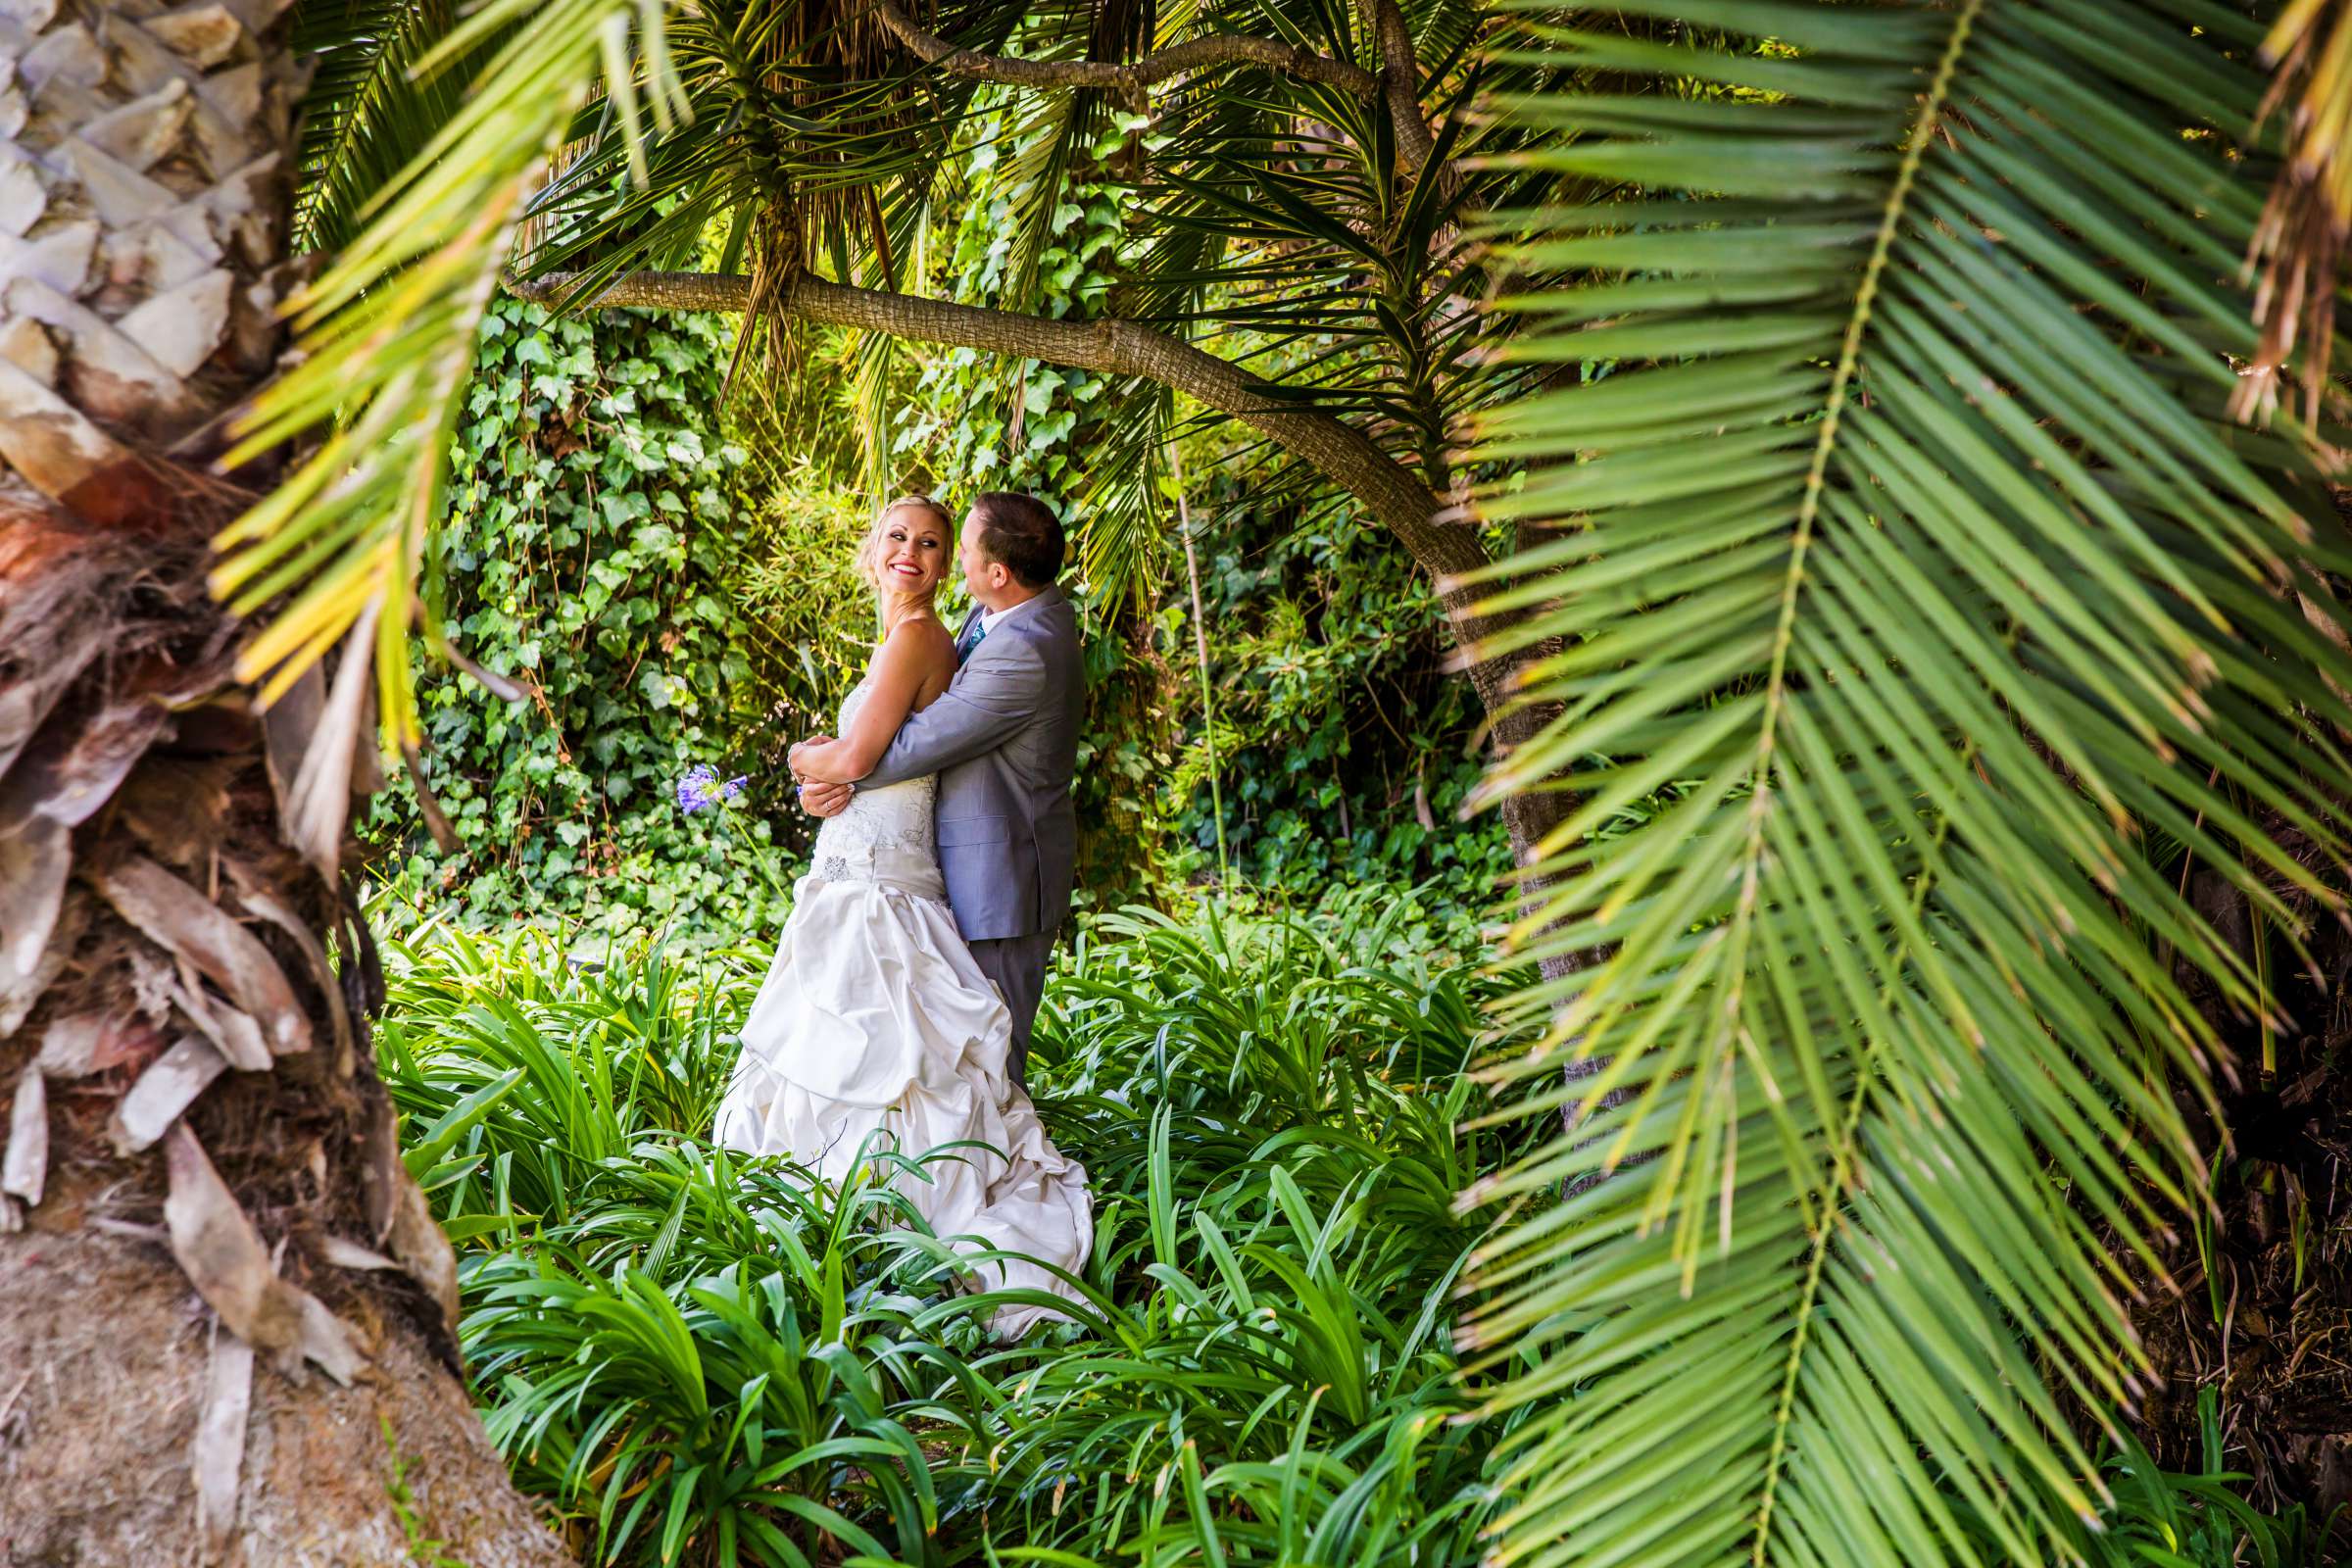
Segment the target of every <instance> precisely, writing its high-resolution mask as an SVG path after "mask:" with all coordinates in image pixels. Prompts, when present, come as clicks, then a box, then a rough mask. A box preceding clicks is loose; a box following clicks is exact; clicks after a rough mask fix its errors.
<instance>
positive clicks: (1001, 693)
mask: <svg viewBox="0 0 2352 1568" xmlns="http://www.w3.org/2000/svg"><path fill="white" fill-rule="evenodd" d="M964 627H965V630H967V631H968V630H969V629H970V627H971V621H970V620H966V621H965V622H964ZM957 640H958V642H960V641H961V638H960V637H959V638H958V639H957ZM1085 704H1086V675H1085V670H1084V668H1083V667H1082V664H1081V662H1080V658H1079V651H1078V613H1077V612H1076V610H1075V609H1073V608H1072V607H1071V605H1070V602H1069V601H1068V600H1067V599H1065V598H1063V597H1062V593H1061V590H1060V589H1058V588H1049V589H1047V590H1046V591H1045V592H1044V593H1042V594H1039V595H1038V596H1037V597H1036V598H1035V599H1032V600H1030V601H1029V602H1028V603H1026V604H1023V605H1019V606H1016V607H1015V608H1014V609H1013V610H1012V611H1011V612H1010V613H1007V614H1006V615H1005V618H1004V619H1003V620H1000V621H998V622H997V626H996V629H995V630H994V631H992V632H990V633H989V634H988V635H987V636H985V637H983V638H982V639H981V640H980V644H979V646H978V647H976V648H974V649H973V650H972V652H971V654H970V656H969V657H968V658H966V659H965V660H964V662H963V667H962V668H961V669H959V670H957V671H956V679H955V681H954V683H953V684H951V685H950V686H949V687H948V689H947V690H946V691H945V692H943V693H942V694H941V695H940V696H939V697H938V698H937V699H936V700H935V701H934V702H933V703H932V704H931V706H930V707H929V708H926V709H924V710H923V711H921V712H919V713H914V714H910V715H909V716H908V717H907V722H906V723H905V724H903V725H901V726H900V728H899V733H898V738H897V739H895V740H893V741H892V742H891V743H890V750H889V751H887V752H884V753H883V754H882V760H880V761H879V762H877V763H875V764H874V770H873V771H872V772H870V773H868V774H866V776H865V777H863V778H862V779H859V780H858V787H859V788H861V789H876V788H879V787H880V786H882V785H885V784H896V783H899V782H901V781H902V780H905V779H910V778H920V777H921V776H922V775H923V774H925V773H937V774H938V775H939V864H940V869H941V870H942V871H943V872H945V873H946V875H947V882H948V903H949V905H950V906H951V907H953V908H954V909H955V911H956V927H957V928H958V929H959V930H961V931H962V933H963V939H964V940H965V941H966V942H986V941H991V940H994V939H998V938H1003V937H1026V936H1036V935H1038V934H1040V933H1042V932H1048V931H1052V930H1054V928H1055V927H1056V926H1058V925H1060V924H1061V921H1062V917H1063V916H1064V915H1066V914H1068V913H1069V910H1070V884H1071V882H1072V880H1073V879H1074V878H1075V876H1076V872H1077V860H1078V813H1077V811H1076V809H1074V808H1073V807H1072V806H1071V804H1070V777H1071V775H1072V774H1073V773H1075V772H1076V771H1077V769H1078V726H1079V722H1080V720H1081V718H1082V716H1083V713H1084V710H1085Z"/></svg>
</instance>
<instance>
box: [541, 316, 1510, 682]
mask: <svg viewBox="0 0 2352 1568" xmlns="http://www.w3.org/2000/svg"><path fill="white" fill-rule="evenodd" d="M582 281H583V280H582V277H581V274H579V273H577V272H551V273H547V274H545V275H542V276H540V277H536V278H529V279H522V280H516V281H511V282H510V283H509V284H508V286H509V287H510V288H511V289H513V290H514V291H515V293H516V294H518V295H520V296H521V297H522V298H524V299H527V300H535V301H538V302H540V303H542V304H570V303H572V300H571V296H572V295H573V293H574V292H576V291H577V289H578V288H579V287H580V286H581V283H582ZM751 297H752V280H751V279H750V278H749V277H747V276H744V275H742V274H739V273H725V274H719V273H708V272H628V273H624V274H622V275H621V276H619V277H616V278H613V280H611V281H610V282H608V283H607V284H605V286H604V287H603V288H602V289H601V290H599V291H598V293H597V294H596V296H595V298H594V299H592V300H590V301H587V302H585V303H587V304H590V305H595V306H619V305H644V306H652V307H655V308H657V309H662V310H684V311H738V312H739V311H742V310H744V309H746V308H747V307H748V306H749V305H750V303H751ZM774 307H775V309H777V310H779V311H782V312H785V313H786V314H788V315H792V316H797V317H800V318H801V319H804V320H809V321H816V322H819V323H821V324H824V325H828V326H846V327H854V328H856V329H858V330H859V331H865V332H887V333H889V334H890V335H891V336H893V337H900V338H909V339H913V340H915V341H917V342H924V343H947V344H953V345H955V346H956V347H959V348H971V349H980V350H984V351H987V352H991V353H996V354H1009V355H1012V356H1014V357H1015V358H1018V359H1025V360H1041V361H1044V362H1045V363H1047V364H1050V365H1063V366H1068V367H1071V368H1076V369H1082V370H1098V371H1101V372H1103V374H1106V375H1128V376H1140V377H1142V378H1143V379H1145V380H1148V381H1155V382H1157V383H1159V384H1160V385H1162V386H1167V387H1173V388H1174V389H1175V390H1177V391H1179V392H1182V393H1184V394H1185V395H1186V396H1187V397H1190V398H1192V399H1193V400H1194V401H1195V402H1197V403H1201V404H1203V405H1205V406H1206V407H1208V408H1212V409H1215V410H1217V411H1218V412H1219V413H1221V414H1228V415H1231V416H1232V417H1234V418H1237V419H1239V420H1241V421H1242V422H1243V423H1244V424H1247V425H1249V426H1250V428H1252V429H1254V430H1257V431H1259V432H1260V433H1262V434H1264V435H1265V436H1267V437H1268V438H1270V439H1271V440H1272V441H1273V442H1274V443H1275V444H1276V445H1277V446H1280V447H1281V448H1282V449H1283V450H1284V451H1285V452H1288V453H1289V454H1290V455H1291V456H1293V457H1294V458H1297V459H1298V460H1299V461H1300V462H1302V463H1305V464H1308V465H1310V466H1313V467H1314V468H1315V469H1316V470H1317V471H1318V472H1320V473H1322V474H1324V475H1326V476H1327V477H1329V478H1330V479H1331V480H1332V481H1333V482H1334V483H1336V484H1338V485H1340V486H1341V487H1342V488H1343V489H1345V490H1347V491H1348V494H1349V495H1352V496H1353V497H1355V498H1356V500H1358V501H1359V502H1361V503H1363V505H1364V508H1365V510H1367V511H1368V512H1370V513H1371V514H1372V515H1373V516H1375V517H1377V518H1379V519H1380V521H1381V523H1382V524H1383V525H1384V526H1386V527H1387V528H1388V529H1389V531H1390V532H1392V533H1394V534H1395V535H1396V536H1397V539H1398V541H1399V542H1401V543H1402V544H1403V545H1404V547H1405V548H1406V549H1407V550H1409V551H1411V552H1412V555H1413V559H1414V560H1415V561H1416V562H1418V563H1419V564H1421V566H1422V567H1423V568H1424V569H1425V570H1427V571H1428V572H1429V573H1430V574H1431V576H1432V577H1434V578H1435V579H1437V583H1438V592H1439V596H1440V598H1441V599H1442V601H1443V602H1444V604H1445V607H1446V616H1447V618H1448V619H1449V620H1451V621H1452V623H1453V626H1454V629H1455V632H1456V634H1457V636H1459V638H1460V639H1461V641H1462V643H1463V645H1464V646H1469V645H1471V644H1473V643H1475V642H1477V641H1478V640H1479V639H1481V638H1483V637H1488V636H1492V635H1494V634H1495V633H1497V632H1499V631H1501V630H1503V629H1504V626H1505V624H1506V621H1507V617H1504V618H1498V617H1495V616H1490V615H1482V614H1480V613H1477V611H1476V609H1475V608H1474V607H1475V605H1476V601H1477V597H1478V595H1477V593H1476V591H1475V590H1472V589H1467V588H1464V587H1462V586H1461V585H1459V584H1458V583H1457V582H1455V581H1454V579H1455V578H1457V577H1459V576H1461V575H1462V574H1464V573H1468V572H1473V571H1476V570H1477V569H1478V568H1479V567H1481V566H1484V565H1486V564H1488V562H1487V554H1486V551H1485V549H1484V548H1483V547H1482V546H1481V545H1480V543H1479V540H1478V535H1477V533H1476V531H1475V530H1473V529H1471V528H1469V527H1467V526H1464V525H1463V524H1460V523H1458V522H1446V521H1441V520H1439V515H1440V513H1441V512H1443V511H1445V510H1446V508H1445V504H1444V503H1443V502H1441V501H1440V500H1439V499H1438V498H1437V497H1436V496H1434V495H1432V494H1431V493H1430V491H1429V488H1428V487H1427V486H1426V485H1424V484H1422V483H1421V481H1420V480H1419V479H1418V478H1416V477H1414V475H1413V473H1412V472H1411V470H1409V469H1407V468H1406V467H1405V466H1403V465H1402V464H1400V463H1398V462H1397V460H1396V459H1395V458H1392V457H1390V456H1389V455H1388V454H1387V453H1386V452H1383V451H1382V450H1381V449H1380V448H1379V447H1378V446H1376V445H1374V444H1373V442H1372V441H1371V439H1370V438H1368V437H1367V436H1365V435H1364V434H1363V432H1362V431H1360V430H1357V429H1356V428H1355V427H1354V426H1352V425H1349V424H1347V423H1344V422H1342V421H1341V420H1339V419H1335V418H1333V417H1331V416H1330V415H1328V414H1321V413H1317V412H1315V411H1314V410H1311V409H1307V408H1303V407H1301V406H1299V404H1298V403H1295V402H1291V401H1288V400H1284V399H1279V398H1275V397H1270V396H1268V395H1267V393H1266V391H1265V390H1264V387H1265V385H1266V383H1264V382H1263V381H1260V380H1257V379H1256V378H1254V377H1252V376H1250V375H1249V374H1248V373H1247V372H1245V371H1244V370H1243V369H1242V368H1240V367H1239V366H1236V365H1234V364H1233V363H1231V362H1230V361H1227V360H1221V359H1219V358H1217V357H1216V356H1215V355H1213V354H1208V353H1204V352H1203V351H1201V350H1200V349H1197V348H1195V347H1193V346H1192V345H1191V344H1189V343H1185V342H1181V341H1179V340H1178V339H1176V338H1173V337H1169V336H1167V335H1166V334H1165V333H1161V332H1155V331H1153V330H1152V329H1151V328H1150V327H1147V326H1144V325H1142V324H1140V323H1138V322H1135V321H1129V320H1121V319H1108V320H1095V321H1054V320H1048V319H1045V318H1043V317H1037V316H1023V315H1020V314H1017V313H1015V312H1011V311H992V310H984V309H981V308H980V307H977V306H972V305H956V304H954V303H952V302H950V301H947V300H928V299H918V298H916V297H914V296H913V295H909V294H893V293H885V292H882V291H880V290H877V289H866V288H851V287H847V286H845V285H843V284H840V283H832V282H827V281H826V280H825V279H823V278H820V277H814V276H811V275H810V274H809V273H807V272H801V273H797V274H795V275H794V276H793V277H792V278H791V279H789V280H788V281H785V282H783V283H781V284H779V285H778V287H777V290H776V294H775V298H774ZM1471 674H1472V678H1473V679H1474V680H1475V681H1476V683H1477V684H1478V687H1479V693H1480V695H1481V697H1483V698H1486V699H1487V700H1488V702H1489V706H1490V707H1500V706H1502V705H1503V704H1504V703H1505V702H1506V701H1507V698H1508V695H1509V694H1508V693H1507V692H1506V691H1505V690H1504V689H1503V671H1502V670H1501V668H1500V667H1499V662H1490V663H1489V664H1482V665H1474V666H1472V669H1471ZM1490 687H1492V689H1491V690H1490Z"/></svg>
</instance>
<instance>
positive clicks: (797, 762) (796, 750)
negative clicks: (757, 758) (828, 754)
mask: <svg viewBox="0 0 2352 1568" xmlns="http://www.w3.org/2000/svg"><path fill="white" fill-rule="evenodd" d="M832 744H833V737H832V736H830V735H811V736H809V738H808V739H807V740H805V741H794V742H793V743H792V750H790V751H788V752H786V753H785V754H784V765H785V766H786V767H788V768H790V769H792V776H793V777H794V778H796V779H798V780H800V781H801V782H802V783H803V784H806V783H808V782H809V770H808V769H807V768H805V767H803V766H802V765H801V758H802V755H803V754H804V753H807V752H809V751H810V750H811V749H813V748H815V747H819V746H830V745H832Z"/></svg>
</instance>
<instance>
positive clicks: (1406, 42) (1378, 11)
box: [1359, 0, 1438, 174]
mask: <svg viewBox="0 0 2352 1568" xmlns="http://www.w3.org/2000/svg"><path fill="white" fill-rule="evenodd" d="M1359 9H1360V10H1361V11H1362V14H1363V19H1364V27H1365V30H1367V31H1369V32H1370V33H1371V34H1372V35H1373V37H1375V38H1376V39H1378V40H1379V42H1380V58H1381V61H1382V63H1383V65H1382V70H1381V73H1380V79H1381V86H1382V88H1383V90H1384V91H1385V92H1386V93H1387V96H1388V104H1389V123H1391V124H1392V125H1394V126H1395V127H1396V130H1397V158H1398V160H1399V161H1400V162H1401V163H1402V164H1403V165H1404V170H1405V172H1406V173H1408V174H1409V173H1414V172H1418V171H1419V170H1420V169H1421V167H1422V166H1423V165H1425V164H1427V163H1428V162H1429V161H1430V159H1431V158H1433V157H1435V156H1436V155H1437V150H1438V142H1437V138H1436V137H1435V136H1432V135H1431V134H1430V132H1429V122H1428V121H1426V120H1423V119H1422V118H1421V62H1420V57H1419V56H1418V55H1416V54H1415V53H1414V51H1413V32H1412V28H1410V27H1409V26H1407V25H1405V21H1404V13H1403V12H1402V11H1401V10H1399V9H1398V8H1397V0H1360V5H1359Z"/></svg>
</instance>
